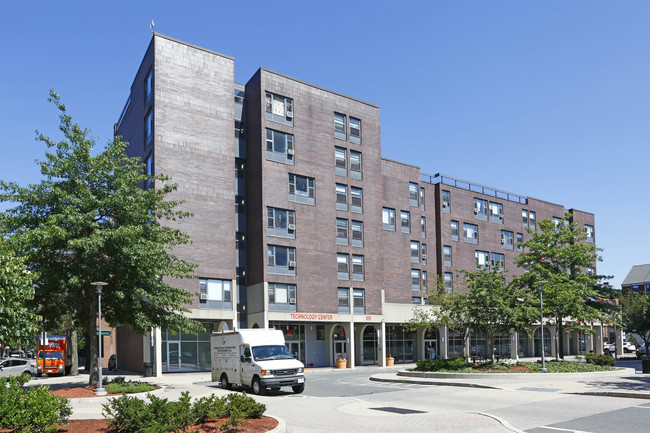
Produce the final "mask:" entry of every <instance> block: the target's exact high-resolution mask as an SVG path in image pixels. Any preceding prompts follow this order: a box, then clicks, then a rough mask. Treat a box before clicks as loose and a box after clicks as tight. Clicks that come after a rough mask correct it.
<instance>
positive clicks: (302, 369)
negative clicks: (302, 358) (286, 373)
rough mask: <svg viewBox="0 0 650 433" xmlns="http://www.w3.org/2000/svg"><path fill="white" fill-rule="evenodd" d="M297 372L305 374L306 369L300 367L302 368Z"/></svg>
mask: <svg viewBox="0 0 650 433" xmlns="http://www.w3.org/2000/svg"><path fill="white" fill-rule="evenodd" d="M297 372H298V373H304V372H305V367H300V368H299V369H298V370H297Z"/></svg>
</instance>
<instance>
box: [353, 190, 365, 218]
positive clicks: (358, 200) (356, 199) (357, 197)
mask: <svg viewBox="0 0 650 433" xmlns="http://www.w3.org/2000/svg"><path fill="white" fill-rule="evenodd" d="M350 212H354V213H363V190H362V189H361V188H357V187H354V186H352V187H350Z"/></svg>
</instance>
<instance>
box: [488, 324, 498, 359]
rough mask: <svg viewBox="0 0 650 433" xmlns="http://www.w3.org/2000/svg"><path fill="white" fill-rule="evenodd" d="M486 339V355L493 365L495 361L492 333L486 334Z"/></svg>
mask: <svg viewBox="0 0 650 433" xmlns="http://www.w3.org/2000/svg"><path fill="white" fill-rule="evenodd" d="M486 337H487V341H486V343H487V344H488V347H487V353H488V354H489V355H490V359H491V360H492V363H493V364H494V363H495V362H496V361H497V359H496V356H495V355H494V332H487V333H486Z"/></svg>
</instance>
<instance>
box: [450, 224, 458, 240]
mask: <svg viewBox="0 0 650 433" xmlns="http://www.w3.org/2000/svg"><path fill="white" fill-rule="evenodd" d="M451 240H452V241H457V240H458V221H452V222H451Z"/></svg>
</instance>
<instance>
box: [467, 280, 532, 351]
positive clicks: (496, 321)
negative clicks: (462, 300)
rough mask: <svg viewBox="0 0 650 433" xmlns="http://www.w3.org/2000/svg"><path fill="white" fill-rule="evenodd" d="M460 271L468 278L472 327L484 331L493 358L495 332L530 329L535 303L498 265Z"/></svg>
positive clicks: (488, 349) (468, 303)
mask: <svg viewBox="0 0 650 433" xmlns="http://www.w3.org/2000/svg"><path fill="white" fill-rule="evenodd" d="M459 272H460V274H461V275H463V276H464V278H465V283H466V284H465V287H466V299H467V301H466V302H467V309H468V312H469V314H470V316H471V318H472V321H473V323H472V329H473V330H474V331H475V332H483V333H484V334H485V339H486V343H487V354H488V356H490V358H491V359H492V362H494V361H496V356H495V355H496V354H495V353H494V347H495V344H494V340H495V336H496V335H497V334H499V333H506V334H507V333H509V332H510V330H516V331H520V332H527V330H528V325H529V324H530V323H531V322H532V321H533V320H534V317H535V307H534V306H533V305H532V301H531V299H530V295H529V293H528V291H527V290H525V289H523V288H521V287H519V286H517V285H515V284H508V283H506V282H505V275H504V272H502V271H500V270H498V269H492V270H489V269H487V268H486V269H477V270H476V271H472V272H469V271H465V270H461V271H459Z"/></svg>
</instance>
